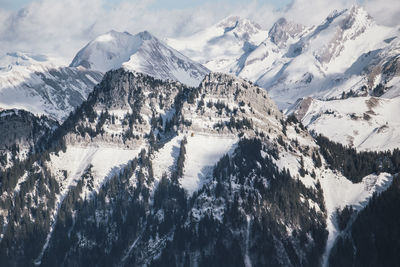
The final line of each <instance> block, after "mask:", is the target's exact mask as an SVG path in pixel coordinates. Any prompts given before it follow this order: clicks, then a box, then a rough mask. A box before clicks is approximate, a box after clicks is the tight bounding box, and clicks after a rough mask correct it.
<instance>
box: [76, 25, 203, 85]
mask: <svg viewBox="0 0 400 267" xmlns="http://www.w3.org/2000/svg"><path fill="white" fill-rule="evenodd" d="M70 66H72V67H76V66H83V67H85V68H87V69H93V70H99V71H101V72H107V71H109V70H112V69H118V68H121V67H124V68H126V69H128V70H130V71H137V72H142V73H145V74H147V75H150V76H153V77H155V78H158V79H163V80H164V79H171V80H178V81H180V82H182V83H184V84H187V85H190V86H197V85H198V84H199V83H200V81H201V79H202V78H203V76H204V75H205V74H206V73H207V72H208V70H207V69H206V68H205V67H203V66H201V65H200V64H198V63H196V62H193V61H192V60H190V59H189V58H187V57H185V56H183V55H182V54H180V53H179V52H178V51H175V50H174V49H173V48H171V47H169V46H167V45H166V44H164V43H163V42H162V41H160V40H159V39H157V38H156V37H154V36H153V35H152V34H151V33H149V32H148V31H143V32H140V33H138V34H136V35H131V34H130V33H128V32H117V31H110V32H108V33H106V34H103V35H100V36H99V37H97V38H96V39H94V40H93V41H91V42H89V43H88V44H87V45H86V46H85V47H84V48H82V49H81V50H80V51H79V52H78V54H77V55H76V56H75V58H74V60H73V61H72V63H71V65H70Z"/></svg>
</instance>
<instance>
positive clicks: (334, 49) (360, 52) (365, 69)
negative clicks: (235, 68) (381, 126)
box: [238, 6, 399, 109]
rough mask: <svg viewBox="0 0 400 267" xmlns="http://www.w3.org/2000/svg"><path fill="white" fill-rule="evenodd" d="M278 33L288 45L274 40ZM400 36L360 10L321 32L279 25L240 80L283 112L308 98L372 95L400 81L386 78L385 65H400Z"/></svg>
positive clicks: (334, 19) (336, 15)
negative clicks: (265, 93) (262, 90)
mask: <svg viewBox="0 0 400 267" xmlns="http://www.w3.org/2000/svg"><path fill="white" fill-rule="evenodd" d="M282 25H283V26H285V27H282ZM278 26H279V27H278ZM276 28H283V29H282V30H281V31H276ZM275 32H278V33H280V34H279V35H278V36H282V38H283V40H284V42H278V43H277V42H276V41H274V40H275V37H274V36H273V35H271V34H272V33H275ZM283 33H285V34H283ZM398 37H399V31H398V30H397V28H389V27H384V26H380V25H378V24H376V23H375V21H374V20H373V18H371V17H370V16H369V15H368V13H367V12H366V11H365V10H364V9H363V8H361V7H357V6H354V7H352V8H351V9H348V10H343V11H341V12H337V11H335V12H333V13H331V14H330V15H329V16H328V17H327V18H326V20H325V21H324V22H322V23H321V24H320V25H318V26H316V27H310V28H304V27H301V26H299V25H297V26H296V25H295V24H290V23H289V24H288V23H285V21H278V22H277V24H275V25H274V27H273V28H272V29H271V31H270V36H269V38H268V39H267V40H265V41H264V42H263V43H262V44H260V46H259V47H258V48H257V49H255V50H254V51H253V52H252V53H251V54H250V55H248V56H247V59H246V63H245V64H244V67H243V68H242V69H241V70H240V71H239V73H238V75H239V76H241V77H244V78H247V79H250V80H252V81H255V82H257V84H258V85H260V86H262V87H264V88H266V89H267V90H268V91H269V92H270V94H271V97H272V98H273V99H274V100H275V101H276V102H277V104H278V106H279V107H280V108H283V109H284V108H287V107H288V106H289V105H291V104H293V103H294V102H295V101H296V100H297V99H298V98H301V97H305V96H314V97H318V98H323V99H327V98H340V97H342V94H343V92H344V93H345V94H368V93H372V91H373V89H374V88H375V87H376V86H377V85H378V84H379V83H380V82H382V83H388V82H389V81H390V80H391V79H392V78H393V76H398V74H393V73H392V75H391V76H390V75H389V76H386V79H385V80H384V81H381V79H380V73H381V72H382V69H384V66H385V64H386V65H390V66H391V65H393V62H397V56H398ZM396 51H397V52H396ZM388 62H392V64H390V63H388ZM376 65H378V66H376ZM386 69H387V70H388V71H389V69H390V68H388V67H386ZM392 72H393V71H392Z"/></svg>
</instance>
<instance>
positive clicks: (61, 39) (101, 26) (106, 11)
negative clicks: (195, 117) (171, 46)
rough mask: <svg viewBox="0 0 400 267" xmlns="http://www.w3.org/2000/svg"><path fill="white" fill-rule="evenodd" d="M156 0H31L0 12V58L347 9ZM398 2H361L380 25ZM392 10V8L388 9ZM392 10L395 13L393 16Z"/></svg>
mask: <svg viewBox="0 0 400 267" xmlns="http://www.w3.org/2000/svg"><path fill="white" fill-rule="evenodd" d="M156 1H158V0H130V1H128V0H119V1H116V2H115V1H114V2H113V4H112V5H111V4H110V0H85V1H82V0H57V1H54V0H36V1H33V2H31V3H30V4H29V5H27V6H26V7H24V8H22V9H20V10H18V11H5V10H1V8H0V54H4V53H5V52H10V51H24V52H34V53H45V54H53V55H57V56H62V57H65V58H66V59H67V60H68V61H70V60H71V59H72V58H73V56H74V55H75V54H76V52H77V51H78V50H79V49H80V48H82V47H83V46H84V45H85V44H86V43H87V42H88V41H90V40H91V39H93V38H94V37H96V36H98V35H100V34H102V33H105V32H107V31H109V30H111V29H114V30H117V31H128V32H130V33H132V34H135V33H137V32H140V31H143V30H149V31H150V32H152V33H153V34H155V35H156V36H158V37H160V38H164V37H176V36H182V35H188V34H191V33H193V32H196V31H198V30H200V29H202V28H205V27H208V26H210V25H212V24H214V23H216V22H218V21H219V20H221V19H223V18H224V17H226V16H228V15H232V14H234V15H239V16H241V17H245V18H250V19H252V20H254V21H256V22H258V23H259V24H260V25H262V26H263V27H264V28H266V29H268V28H269V27H270V26H271V25H272V24H273V23H274V21H276V19H277V18H279V17H281V16H285V17H287V18H288V19H290V20H294V21H297V22H301V23H303V24H308V25H311V24H317V23H320V22H321V21H322V20H323V19H324V18H325V17H326V16H327V15H328V14H329V13H330V12H331V11H332V10H334V9H342V8H345V7H349V6H350V5H351V4H353V3H355V2H354V1H353V2H352V1H348V0H336V1H329V0H315V1H309V0H294V1H293V2H292V4H291V5H289V6H288V8H287V9H284V10H274V7H273V6H271V5H269V4H265V3H264V2H262V1H261V0H259V1H257V0H254V1H252V2H248V3H245V2H244V1H228V0H222V1H215V2H211V1H206V2H205V3H203V4H201V5H197V6H195V7H186V8H170V9H166V8H157V7H155V6H156V5H157V2H156ZM397 1H398V0H386V1H383V0H366V2H365V6H366V8H367V10H368V11H369V12H371V13H372V15H373V16H375V17H377V18H378V19H379V21H380V22H383V23H389V24H390V23H393V22H394V21H395V20H394V18H396V17H399V13H398V10H399V6H400V5H399V4H398V3H396V2H397ZM393 7H395V8H393ZM396 10H397V11H396Z"/></svg>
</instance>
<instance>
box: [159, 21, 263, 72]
mask: <svg viewBox="0 0 400 267" xmlns="http://www.w3.org/2000/svg"><path fill="white" fill-rule="evenodd" d="M266 37H267V31H266V30H263V29H262V28H261V27H260V26H259V25H258V24H256V23H254V22H252V21H249V20H248V19H242V18H239V17H235V16H230V17H228V18H226V19H224V20H222V21H220V22H219V23H217V24H215V25H213V26H211V27H209V28H206V29H204V30H201V31H199V32H197V33H195V34H193V35H191V36H188V37H184V38H179V39H173V38H169V39H167V40H166V42H167V43H168V44H169V45H170V46H172V47H174V48H175V49H177V50H178V51H180V52H182V53H183V54H185V55H186V56H188V57H190V58H191V59H193V60H196V61H198V62H200V63H202V64H203V65H204V66H206V67H207V68H209V69H210V70H212V71H219V72H226V73H231V72H235V70H234V68H237V67H236V62H242V61H243V59H244V58H245V56H246V55H247V54H248V53H250V52H251V51H252V50H254V48H255V47H256V46H258V45H259V44H260V43H261V42H262V40H264V39H265V38H266Z"/></svg>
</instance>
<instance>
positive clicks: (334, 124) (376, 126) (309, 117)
mask: <svg viewBox="0 0 400 267" xmlns="http://www.w3.org/2000/svg"><path fill="white" fill-rule="evenodd" d="M399 109H400V98H399V97H397V98H393V99H384V98H377V97H356V98H348V99H342V100H333V101H321V100H316V99H311V98H308V99H305V100H303V101H301V102H299V103H298V105H297V106H296V108H295V109H294V113H295V114H296V115H297V116H298V118H299V119H301V121H302V122H303V124H304V125H306V126H307V127H308V129H309V130H311V131H315V132H316V133H321V134H323V135H324V136H326V137H328V138H329V139H331V140H333V141H335V142H339V143H342V144H345V145H349V146H351V147H355V148H357V149H359V150H378V151H379V150H380V151H385V150H388V149H389V150H392V149H394V148H398V145H399V143H400V132H399V128H400V119H399V116H397V114H399V112H400V110H399Z"/></svg>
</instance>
